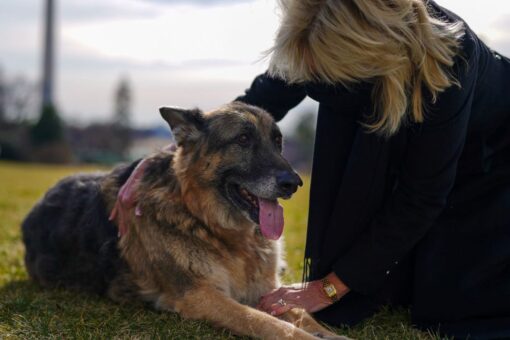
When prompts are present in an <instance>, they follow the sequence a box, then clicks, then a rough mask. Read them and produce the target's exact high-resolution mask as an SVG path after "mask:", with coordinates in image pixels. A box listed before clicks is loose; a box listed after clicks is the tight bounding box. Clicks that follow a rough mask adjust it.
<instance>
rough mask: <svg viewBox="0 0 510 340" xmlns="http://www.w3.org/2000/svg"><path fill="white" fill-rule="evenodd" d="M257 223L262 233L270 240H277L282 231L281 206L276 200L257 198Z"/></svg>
mask: <svg viewBox="0 0 510 340" xmlns="http://www.w3.org/2000/svg"><path fill="white" fill-rule="evenodd" d="M259 223H260V230H261V231H262V235H264V237H265V238H267V239H270V240H278V239H279V238H280V236H282V233H283V208H282V206H281V205H279V204H278V201H277V200H274V201H268V200H265V199H263V198H259Z"/></svg>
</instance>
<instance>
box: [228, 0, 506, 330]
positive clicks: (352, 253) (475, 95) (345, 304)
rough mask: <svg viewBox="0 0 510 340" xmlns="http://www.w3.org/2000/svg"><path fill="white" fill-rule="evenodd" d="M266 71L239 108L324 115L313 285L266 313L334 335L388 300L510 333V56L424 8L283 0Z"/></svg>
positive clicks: (271, 297)
mask: <svg viewBox="0 0 510 340" xmlns="http://www.w3.org/2000/svg"><path fill="white" fill-rule="evenodd" d="M281 2H282V8H283V21H282V24H281V27H280V29H279V32H278V35H277V38H276V42H275V46H274V47H273V48H272V50H271V60H270V68H269V71H268V72H267V73H266V74H263V75H261V76H259V77H257V78H256V79H255V81H254V82H253V84H252V86H251V88H250V89H248V90H247V92H246V94H245V95H244V96H242V97H239V98H238V99H237V100H240V101H243V102H246V103H249V104H253V105H257V106H261V107H263V108H265V109H266V110H267V111H269V112H271V113H272V114H273V115H274V117H275V119H277V120H278V119H281V118H282V117H283V116H284V115H285V114H286V112H287V111H288V110H289V109H291V108H292V107H294V106H295V105H297V104H298V103H299V102H300V101H301V100H302V99H303V98H304V97H305V96H307V95H308V96H309V97H311V98H313V99H315V100H316V101H318V102H319V103H320V107H319V116H318V123H317V136H316V142H315V154H314V161H313V170H312V186H311V193H310V195H311V199H310V202H311V203H310V217H309V224H308V235H307V244H306V254H305V255H306V259H305V264H306V265H305V267H306V269H307V270H306V271H305V279H306V280H307V284H306V285H304V286H303V287H298V286H293V287H282V288H281V289H279V290H277V291H275V292H271V293H269V294H268V295H266V296H264V297H263V298H262V299H261V302H260V306H259V307H260V308H261V309H263V310H265V311H267V312H269V313H272V314H273V315H279V314H281V313H284V312H285V311H286V310H288V309H290V308H293V307H303V308H305V309H307V310H308V311H309V312H314V313H315V316H316V317H317V318H319V319H320V320H322V321H325V322H327V323H329V324H332V325H340V324H351V325H352V324H355V323H357V322H359V321H361V320H362V319H364V318H366V317H368V316H370V315H372V314H373V313H374V312H375V311H377V309H378V307H379V306H380V305H381V304H388V303H390V304H398V305H410V306H411V312H412V317H413V321H414V323H415V324H417V325H419V326H421V327H423V328H429V329H430V328H431V329H433V330H437V329H439V330H440V331H441V332H443V333H446V334H448V335H453V336H458V337H465V336H467V334H471V336H472V337H473V336H474V337H476V336H478V337H484V338H486V337H505V336H509V337H510V60H508V59H507V58H505V57H503V56H501V55H499V54H497V53H496V52H494V51H492V50H490V49H489V48H488V47H487V46H486V45H484V44H483V42H481V41H480V40H479V39H478V38H477V36H476V35H475V34H474V33H473V32H472V31H471V30H470V29H469V27H468V26H467V25H466V24H465V23H463V22H462V20H461V19H460V18H459V17H457V16H456V15H455V14H453V13H451V12H450V11H448V10H446V9H444V8H442V7H440V6H438V5H437V4H436V3H435V2H433V1H426V0H368V1H367V0H337V1H333V0H322V1H320V0H282V1H281Z"/></svg>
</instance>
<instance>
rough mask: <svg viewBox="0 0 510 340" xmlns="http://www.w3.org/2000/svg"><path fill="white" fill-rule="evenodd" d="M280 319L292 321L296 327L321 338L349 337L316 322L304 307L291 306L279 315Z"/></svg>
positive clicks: (341, 339)
mask: <svg viewBox="0 0 510 340" xmlns="http://www.w3.org/2000/svg"><path fill="white" fill-rule="evenodd" d="M280 319H282V320H285V321H287V322H290V323H292V324H293V325H295V326H296V327H299V328H301V329H303V330H305V331H307V332H308V333H311V334H313V335H315V336H317V337H319V338H322V339H335V340H348V339H349V338H347V337H344V336H340V335H337V334H335V333H333V332H331V331H329V330H328V329H326V327H324V326H322V325H321V324H320V323H318V322H317V321H316V320H315V319H314V318H312V316H311V315H310V314H308V313H307V312H306V311H305V310H304V309H300V308H293V309H291V310H289V311H288V312H287V313H285V314H283V315H281V316H280Z"/></svg>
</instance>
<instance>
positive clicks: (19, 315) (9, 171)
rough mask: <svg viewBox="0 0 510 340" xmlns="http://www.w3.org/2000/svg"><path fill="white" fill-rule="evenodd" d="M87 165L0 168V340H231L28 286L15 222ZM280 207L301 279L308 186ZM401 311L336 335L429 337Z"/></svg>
mask: <svg viewBox="0 0 510 340" xmlns="http://www.w3.org/2000/svg"><path fill="white" fill-rule="evenodd" d="M94 170H96V169H94V168H91V167H85V168H84V167H81V168H77V167H61V166H47V165H25V164H16V163H5V162H0V259H1V261H0V339H4V338H5V339H9V338H12V339H29V338H37V339H40V338H58V339H63V338H80V339H82V338H87V339H98V338H105V339H112V338H137V339H138V338H163V339H236V338H238V337H236V336H234V335H232V334H231V333H230V332H228V331H226V330H218V329H215V328H213V327H211V326H209V325H208V324H207V323H205V322H197V321H185V320H182V319H181V318H179V317H178V316H177V315H176V314H173V313H165V312H156V311H153V310H151V309H150V308H147V307H146V306H143V305H140V304H133V305H117V304H115V303H112V302H110V301H109V300H107V299H104V298H102V297H98V296H93V295H87V294H79V293H76V292H69V291H64V290H49V291H48V290H43V289H41V288H39V287H38V286H37V285H35V284H33V283H32V282H30V281H29V280H28V277H27V273H26V271H25V267H24V264H23V253H24V249H23V245H22V243H21V239H20V223H21V221H22V219H23V217H24V216H25V215H26V214H27V212H28V211H29V210H30V208H31V207H32V206H33V204H34V203H35V202H36V201H37V200H38V199H39V198H40V197H41V196H42V195H43V193H44V192H45V191H46V190H47V189H48V188H49V187H50V186H52V185H53V184H54V183H55V182H56V181H57V180H58V179H60V178H62V177H64V176H66V175H69V174H72V173H75V172H79V171H81V172H84V171H94ZM283 205H284V207H285V218H286V230H285V239H286V247H287V260H288V263H289V267H290V269H291V271H290V273H288V274H287V276H286V277H285V280H286V281H293V280H299V279H300V278H301V269H302V264H301V263H302V257H303V249H304V239H305V228H306V218H307V207H308V181H307V183H306V185H305V187H304V188H302V189H301V190H300V191H299V192H298V193H297V194H296V195H295V196H294V198H293V199H292V200H290V201H285V202H283ZM408 320H409V316H408V313H407V311H403V310H400V311H390V310H383V311H381V312H380V313H379V314H377V315H376V316H374V317H373V318H371V319H370V320H367V321H366V322H365V323H363V324H362V325H360V326H357V327H355V328H352V329H348V328H346V329H341V330H339V332H340V333H342V334H346V335H348V336H351V337H353V338H356V339H434V338H435V337H433V336H431V335H429V334H426V333H422V332H419V331H417V330H415V329H413V328H412V327H411V326H410V324H409V321H408Z"/></svg>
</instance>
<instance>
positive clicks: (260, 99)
mask: <svg viewBox="0 0 510 340" xmlns="http://www.w3.org/2000/svg"><path fill="white" fill-rule="evenodd" d="M305 97H306V92H305V89H304V87H303V86H302V85H297V84H287V83H286V82H285V81H284V80H282V79H279V78H273V77H271V76H269V75H268V74H267V72H266V73H263V74H261V75H259V76H258V77H256V78H255V80H254V81H253V83H252V84H251V86H250V88H249V89H247V90H246V92H245V94H244V95H242V96H240V97H237V98H236V99H235V100H236V101H241V102H243V103H246V104H250V105H255V106H258V107H261V108H263V109H264V110H266V111H267V112H269V113H271V114H272V115H273V117H274V119H275V120H276V121H279V120H280V119H282V118H283V117H284V116H285V114H287V112H288V111H289V110H290V109H292V108H293V107H295V106H297V105H298V104H299V103H300V102H301V101H302V100H303V99H304V98H305Z"/></svg>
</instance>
